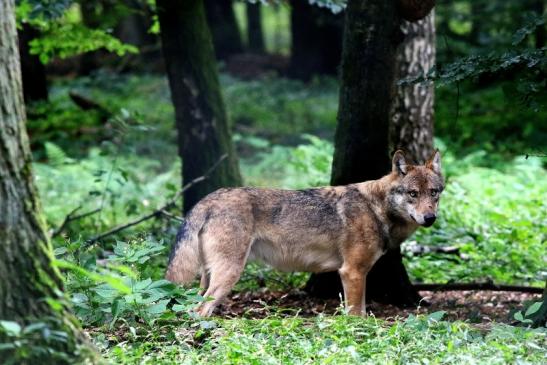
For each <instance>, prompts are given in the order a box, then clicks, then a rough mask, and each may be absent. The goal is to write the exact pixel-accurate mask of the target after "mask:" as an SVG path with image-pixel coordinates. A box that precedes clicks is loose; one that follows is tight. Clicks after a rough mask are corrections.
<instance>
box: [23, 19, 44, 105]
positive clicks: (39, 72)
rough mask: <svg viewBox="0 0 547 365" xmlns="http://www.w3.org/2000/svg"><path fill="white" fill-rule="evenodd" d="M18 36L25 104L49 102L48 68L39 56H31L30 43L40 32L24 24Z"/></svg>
mask: <svg viewBox="0 0 547 365" xmlns="http://www.w3.org/2000/svg"><path fill="white" fill-rule="evenodd" d="M18 35H19V54H20V55H21V73H22V77H23V95H24V97H25V103H30V102H33V101H40V100H47V98H48V91H47V81H46V67H45V66H44V64H43V63H42V62H40V59H39V58H38V56H36V55H32V54H30V45H29V43H30V41H32V40H33V39H35V38H37V37H38V36H39V32H38V30H37V29H36V28H34V27H32V26H31V25H29V24H28V23H23V25H22V28H21V29H20V30H19V31H18Z"/></svg>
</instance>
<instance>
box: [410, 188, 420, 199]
mask: <svg viewBox="0 0 547 365" xmlns="http://www.w3.org/2000/svg"><path fill="white" fill-rule="evenodd" d="M408 195H410V197H411V198H415V197H417V196H418V192H417V191H414V190H412V191H409V192H408Z"/></svg>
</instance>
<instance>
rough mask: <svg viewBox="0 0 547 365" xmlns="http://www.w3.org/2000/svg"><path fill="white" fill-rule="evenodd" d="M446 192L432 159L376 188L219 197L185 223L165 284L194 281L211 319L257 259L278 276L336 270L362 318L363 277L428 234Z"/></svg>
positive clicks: (223, 192) (401, 168) (399, 166)
mask: <svg viewBox="0 0 547 365" xmlns="http://www.w3.org/2000/svg"><path fill="white" fill-rule="evenodd" d="M443 189H444V181H443V177H442V175H441V160H440V154H439V152H438V151H437V152H435V154H434V155H433V156H432V157H431V159H429V160H428V161H427V162H426V164H425V165H419V166H418V165H410V164H409V163H407V161H406V159H405V157H404V154H403V153H402V152H401V151H397V152H395V154H394V156H393V169H392V172H391V173H390V174H388V175H386V176H384V177H382V178H381V179H378V180H372V181H367V182H363V183H358V184H351V185H346V186H332V187H322V188H316V189H308V190H280V189H258V188H232V189H220V190H217V191H215V192H213V193H211V194H209V195H208V196H206V197H205V198H204V199H202V200H201V201H200V202H199V203H198V204H196V206H195V207H194V208H193V209H192V210H191V212H190V213H189V214H188V216H187V218H186V221H185V223H184V224H183V225H182V227H181V229H180V232H179V234H178V236H177V240H176V243H175V245H174V247H173V250H172V252H171V256H170V258H169V265H168V268H167V273H166V278H167V279H168V280H171V281H173V282H175V283H179V284H186V283H189V282H191V281H193V280H194V278H195V277H196V275H197V273H198V272H199V273H201V284H200V285H201V287H202V289H203V292H204V296H205V297H211V298H212V300H210V301H206V302H203V303H202V304H201V305H200V306H199V307H198V308H197V312H198V313H199V314H200V315H202V316H209V315H210V314H211V313H212V312H213V310H214V309H215V307H216V306H217V305H218V304H219V302H220V301H221V300H222V299H223V298H224V297H225V296H226V295H227V294H228V293H229V292H230V291H231V290H232V288H233V286H234V285H235V284H236V282H237V281H238V280H239V278H240V275H241V273H242V271H243V269H244V267H245V264H246V263H247V261H248V260H250V259H258V260H260V261H263V262H265V263H267V264H270V265H271V266H273V267H274V268H277V269H279V270H285V271H308V272H326V271H334V270H338V272H339V273H340V277H341V278H342V284H343V287H344V298H345V302H346V305H347V307H348V309H349V312H350V313H351V314H358V315H360V314H364V313H365V298H364V295H365V283H366V275H367V273H368V272H369V270H370V269H371V268H372V266H373V265H374V263H375V262H376V261H377V260H378V259H379V258H380V257H381V256H382V254H384V252H385V251H386V250H387V249H388V248H389V247H394V246H397V245H399V244H401V243H402V242H403V241H404V240H405V239H406V238H408V237H409V236H410V235H411V234H412V233H413V232H414V231H415V230H416V229H417V228H418V226H420V225H422V226H430V225H431V224H433V221H434V220H435V217H436V214H437V207H438V202H439V196H440V193H441V192H442V191H443Z"/></svg>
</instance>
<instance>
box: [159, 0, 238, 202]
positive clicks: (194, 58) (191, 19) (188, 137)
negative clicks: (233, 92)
mask: <svg viewBox="0 0 547 365" xmlns="http://www.w3.org/2000/svg"><path fill="white" fill-rule="evenodd" d="M157 7H158V16H159V22H160V27H161V41H162V47H163V56H164V58H165V64H166V68H167V75H168V77H169V86H170V88H171V97H172V99H173V104H174V106H175V118H176V126H177V130H178V135H179V153H180V156H181V158H182V161H183V168H182V177H183V181H185V182H188V181H190V180H192V179H194V178H196V177H199V176H201V175H203V173H204V172H205V171H206V170H207V169H209V168H210V167H211V166H212V165H213V164H214V163H215V162H216V161H217V160H218V159H219V158H220V157H221V156H222V155H223V154H228V159H227V161H224V162H223V163H222V164H221V165H220V166H218V168H217V169H215V170H214V171H213V173H212V174H211V175H210V176H209V178H207V179H206V180H205V181H203V182H201V183H199V184H197V185H196V186H195V187H193V188H191V189H189V190H187V191H186V192H185V194H184V211H185V212H187V211H188V210H189V209H190V208H191V207H192V206H194V204H195V203H197V201H199V200H200V199H201V198H203V197H204V196H205V195H206V194H208V193H210V192H211V191H214V190H216V189H218V188H220V187H223V186H237V185H240V184H241V176H240V173H239V167H238V162H237V157H236V155H235V151H234V147H233V144H232V140H231V138H230V132H229V129H228V120H227V116H226V111H225V107H224V102H223V100H222V95H221V92H220V86H219V81H218V73H217V69H216V62H215V57H214V52H213V45H212V41H211V34H210V33H209V28H208V27H207V22H206V19H205V12H204V7H203V1H202V0H176V1H174V0H158V1H157Z"/></svg>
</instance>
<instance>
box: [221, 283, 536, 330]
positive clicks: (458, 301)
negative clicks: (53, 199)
mask: <svg viewBox="0 0 547 365" xmlns="http://www.w3.org/2000/svg"><path fill="white" fill-rule="evenodd" d="M420 294H421V295H422V296H423V297H424V299H425V300H427V301H428V302H429V305H428V306H419V307H417V308H405V309H401V308H397V307H395V306H392V305H385V304H380V303H370V304H368V305H367V312H368V313H369V314H372V315H374V316H376V317H377V318H383V319H387V320H390V319H395V318H396V317H399V318H405V317H407V316H408V315H409V314H411V313H412V314H426V313H431V312H436V311H440V310H443V311H446V312H447V313H446V317H445V318H446V319H449V320H456V319H457V320H464V321H468V322H471V323H481V324H488V323H490V322H503V323H513V322H514V320H513V319H512V318H511V316H510V315H509V313H510V312H511V311H512V310H514V309H516V308H520V306H521V305H522V303H524V302H525V301H529V300H538V299H539V298H540V297H541V295H540V294H529V293H520V292H502V291H485V290H482V291H444V292H431V291H422V292H420ZM339 310H340V301H339V300H334V299H330V300H325V299H316V298H310V297H308V296H307V295H306V294H305V293H304V292H302V291H297V290H294V291H291V292H272V291H269V290H263V291H256V292H240V293H233V294H231V295H230V296H229V297H228V299H227V300H226V301H225V303H224V304H223V305H221V306H220V308H219V309H218V310H217V312H216V313H215V314H218V315H221V316H224V317H246V318H264V317H266V316H268V315H271V314H274V313H276V314H278V315H279V314H280V315H286V316H295V315H298V316H303V317H309V316H315V315H317V314H319V313H326V314H333V313H335V312H336V311H339Z"/></svg>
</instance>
